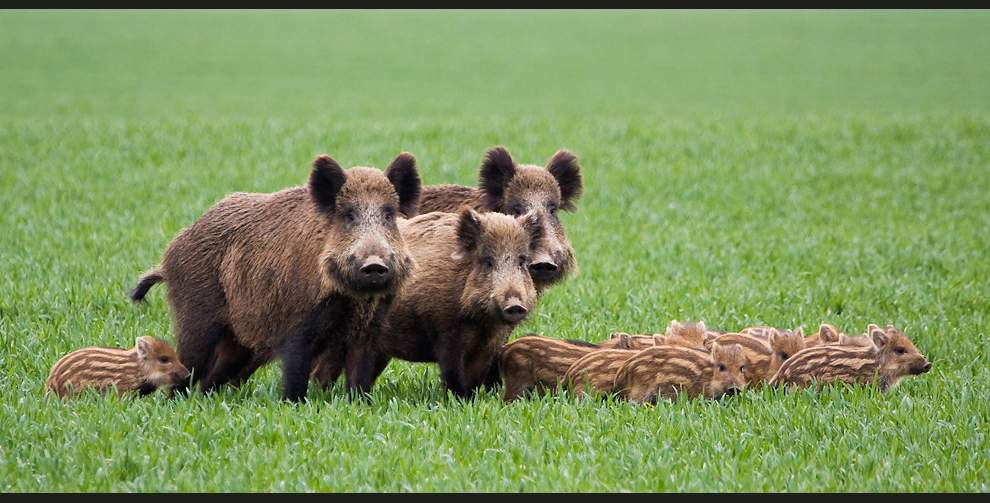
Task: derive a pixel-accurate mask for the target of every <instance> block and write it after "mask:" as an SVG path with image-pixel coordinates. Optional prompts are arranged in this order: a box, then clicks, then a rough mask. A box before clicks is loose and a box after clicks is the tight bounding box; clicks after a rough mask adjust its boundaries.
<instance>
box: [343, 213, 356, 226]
mask: <svg viewBox="0 0 990 503" xmlns="http://www.w3.org/2000/svg"><path fill="white" fill-rule="evenodd" d="M341 216H342V217H343V218H344V222H345V223H347V224H353V223H354V222H355V221H356V220H357V215H356V214H355V213H354V210H344V214H343V215H341Z"/></svg>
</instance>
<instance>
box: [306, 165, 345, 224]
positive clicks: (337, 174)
mask: <svg viewBox="0 0 990 503" xmlns="http://www.w3.org/2000/svg"><path fill="white" fill-rule="evenodd" d="M345 181H347V175H346V174H345V173H344V169H343V168H341V167H340V164H337V161H335V160H333V159H331V158H330V156H328V155H321V156H318V157H317V158H316V159H314V160H313V171H311V172H310V173H309V194H310V196H312V198H313V201H315V202H316V204H317V206H319V207H320V209H321V210H323V211H329V212H333V211H334V209H335V207H336V204H337V193H338V192H340V188H341V187H343V186H344V182H345Z"/></svg>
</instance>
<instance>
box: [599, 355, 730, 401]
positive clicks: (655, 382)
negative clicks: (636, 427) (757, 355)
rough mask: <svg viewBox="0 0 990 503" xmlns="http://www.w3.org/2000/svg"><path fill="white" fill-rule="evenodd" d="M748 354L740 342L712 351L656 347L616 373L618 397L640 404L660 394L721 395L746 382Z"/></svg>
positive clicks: (672, 396)
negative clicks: (745, 369)
mask: <svg viewBox="0 0 990 503" xmlns="http://www.w3.org/2000/svg"><path fill="white" fill-rule="evenodd" d="M746 364H747V361H746V355H745V353H743V350H742V349H741V348H740V347H739V346H738V345H736V344H725V345H722V344H719V343H718V342H715V343H714V344H712V349H711V352H708V351H704V350H700V349H695V348H688V347H683V346H656V347H652V348H648V349H644V350H642V351H640V352H638V353H636V355H635V356H633V357H632V358H629V359H628V360H626V361H625V363H623V364H622V366H621V367H620V368H619V369H618V370H617V371H616V373H615V380H614V382H613V385H612V387H613V389H614V390H615V393H616V396H618V397H619V398H623V399H626V400H629V401H631V402H636V403H656V401H657V398H658V397H663V398H675V397H677V396H679V395H683V396H686V397H689V398H696V397H705V398H711V399H716V398H721V397H722V396H724V395H731V394H735V393H736V392H737V391H739V390H742V389H743V388H744V387H745V385H746V378H745V377H744V375H743V371H744V367H745V366H746Z"/></svg>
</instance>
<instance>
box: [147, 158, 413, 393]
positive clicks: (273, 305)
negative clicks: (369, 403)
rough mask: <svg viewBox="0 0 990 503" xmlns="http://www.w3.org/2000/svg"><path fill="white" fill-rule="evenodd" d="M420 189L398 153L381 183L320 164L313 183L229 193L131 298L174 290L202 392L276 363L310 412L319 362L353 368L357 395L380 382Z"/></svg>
mask: <svg viewBox="0 0 990 503" xmlns="http://www.w3.org/2000/svg"><path fill="white" fill-rule="evenodd" d="M419 190H420V179H419V174H418V172H417V170H416V162H415V158H413V156H412V155H411V154H409V153H406V152H404V153H402V154H400V155H399V156H398V157H396V158H395V160H394V161H393V162H392V163H391V164H390V165H389V166H388V168H387V169H386V170H385V172H384V173H382V171H380V170H378V169H373V168H366V167H354V168H351V169H348V170H346V171H345V170H344V169H342V168H341V167H340V165H339V164H337V162H336V161H334V160H333V159H331V158H330V157H329V156H325V155H323V156H319V157H317V158H316V159H315V160H314V161H313V169H312V171H311V173H310V177H309V183H308V184H307V185H305V186H301V187H294V188H289V189H285V190H282V191H279V192H275V193H272V194H246V193H234V194H231V195H229V196H227V197H226V198H224V199H223V200H222V201H220V202H219V203H217V204H216V205H215V206H214V207H213V208H211V209H210V210H209V211H207V212H206V214H204V215H203V216H202V217H201V218H200V219H199V220H197V221H196V222H195V223H194V224H192V225H191V226H189V227H188V228H186V229H184V230H183V231H181V232H180V233H179V234H178V235H177V236H176V237H175V239H173V240H172V242H171V243H170V244H169V246H168V249H167V250H166V251H165V253H164V255H163V257H162V260H161V264H160V266H159V267H158V268H157V269H155V270H153V271H151V272H149V273H147V274H146V275H145V276H144V277H142V279H141V282H140V283H139V284H138V286H137V288H136V289H135V290H134V293H133V294H132V300H135V301H138V300H141V299H142V298H143V297H144V295H145V293H147V291H148V288H150V287H151V286H152V285H154V284H155V283H157V282H159V281H166V282H167V285H168V300H169V302H170V303H171V304H172V308H173V313H174V314H175V317H176V334H177V342H178V344H177V347H178V352H179V358H180V360H181V361H182V363H183V364H184V365H185V366H186V367H187V368H189V369H190V370H191V371H192V373H193V375H192V380H191V381H190V384H192V383H195V382H197V381H198V382H199V384H200V387H201V389H202V390H203V391H207V390H211V389H215V388H217V387H218V386H220V385H223V384H224V383H228V382H233V383H235V384H239V383H240V382H243V381H244V380H246V379H247V378H248V377H250V375H251V374H252V373H254V371H255V370H257V369H258V368H259V367H260V366H261V365H264V364H266V363H268V362H270V361H271V360H273V359H274V358H276V357H277V358H280V359H281V361H282V367H283V380H284V386H283V394H284V396H285V398H287V399H289V400H292V401H299V400H304V399H305V395H306V388H307V384H308V378H309V374H310V368H311V364H312V359H313V356H314V355H315V354H319V353H330V354H332V355H334V356H335V357H337V358H340V359H342V360H346V362H347V365H348V367H347V368H348V372H347V384H348V387H349V389H350V390H351V391H352V392H368V391H370V389H371V385H372V383H373V382H374V361H373V356H374V353H375V352H374V349H375V347H376V346H377V343H378V339H379V337H380V332H381V328H382V323H383V321H384V315H385V313H386V312H387V308H388V305H389V304H390V302H391V300H392V298H393V297H394V296H395V294H396V293H397V292H398V290H399V289H400V288H401V286H402V285H403V284H404V283H405V282H406V280H407V278H409V277H410V276H411V271H412V269H413V267H414V262H413V260H412V258H411V256H410V255H409V253H408V251H407V249H406V246H405V244H404V242H403V240H402V236H401V235H400V233H399V229H398V225H397V220H398V217H399V215H400V214H402V215H405V216H413V215H415V214H416V207H417V202H418V200H419Z"/></svg>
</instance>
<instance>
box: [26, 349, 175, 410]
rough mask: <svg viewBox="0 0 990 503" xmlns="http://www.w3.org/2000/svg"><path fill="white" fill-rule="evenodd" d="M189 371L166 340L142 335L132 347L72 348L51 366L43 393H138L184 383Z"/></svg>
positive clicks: (141, 393)
mask: <svg viewBox="0 0 990 503" xmlns="http://www.w3.org/2000/svg"><path fill="white" fill-rule="evenodd" d="M188 379H189V371H188V370H187V369H186V368H185V367H184V366H183V365H182V364H181V363H179V359H178V356H176V354H175V350H174V349H172V346H170V345H169V344H168V343H167V342H165V341H163V340H161V339H156V338H154V337H149V336H143V337H138V338H137V339H136V340H135V345H134V347H133V348H131V349H122V348H105V347H89V348H83V349H79V350H76V351H73V352H71V353H69V354H67V355H65V356H64V357H62V358H61V359H60V360H59V361H58V362H56V363H55V365H54V366H53V367H52V370H51V372H50V373H49V375H48V380H47V381H46V382H45V393H46V394H48V393H51V392H53V393H55V394H56V395H57V396H59V397H60V398H68V397H69V396H71V395H72V394H73V393H75V392H79V391H80V390H82V389H83V388H87V387H92V388H95V389H97V390H98V391H99V392H101V393H107V392H109V391H111V390H112V389H113V388H114V387H116V389H117V393H118V394H120V395H123V394H124V393H127V392H131V391H138V392H139V394H140V395H141V396H144V395H147V394H148V393H151V392H152V391H155V390H156V389H158V387H160V386H179V385H183V384H186V383H187V380H188Z"/></svg>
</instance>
